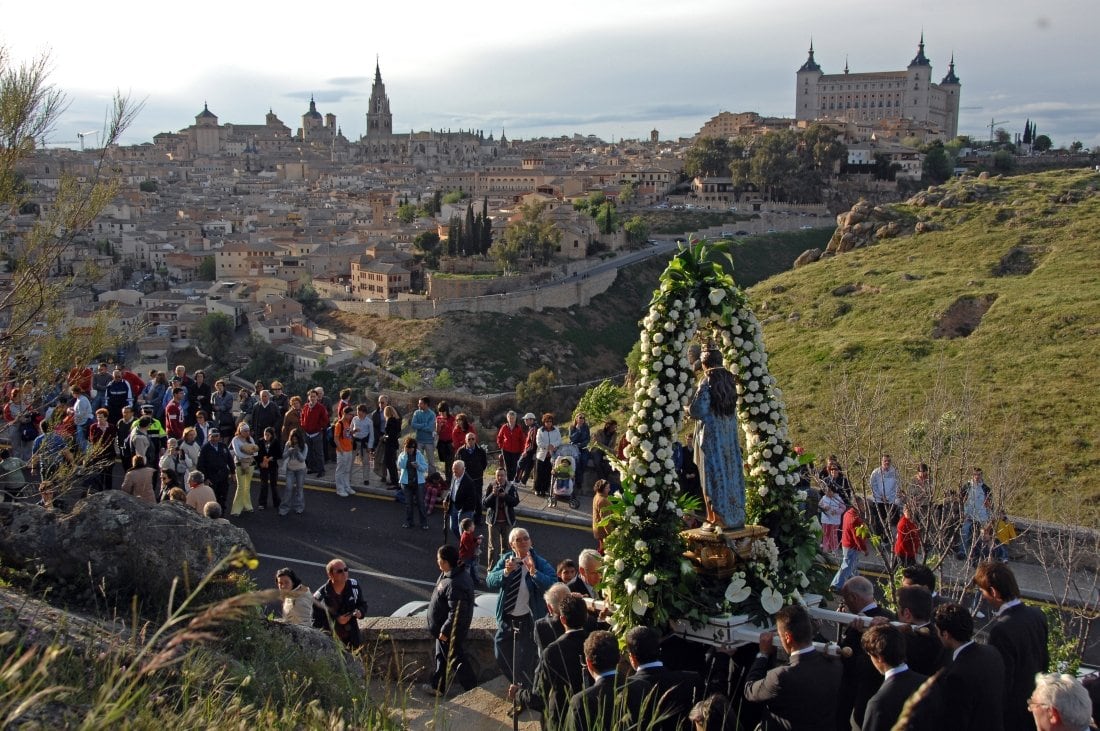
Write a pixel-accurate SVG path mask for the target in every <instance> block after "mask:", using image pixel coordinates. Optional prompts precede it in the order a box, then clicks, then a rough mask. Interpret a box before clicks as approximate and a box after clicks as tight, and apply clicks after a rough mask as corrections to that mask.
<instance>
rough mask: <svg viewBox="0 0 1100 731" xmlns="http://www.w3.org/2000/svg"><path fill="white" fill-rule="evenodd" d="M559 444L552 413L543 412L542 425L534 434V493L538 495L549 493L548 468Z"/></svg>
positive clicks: (544, 495) (559, 435)
mask: <svg viewBox="0 0 1100 731" xmlns="http://www.w3.org/2000/svg"><path fill="white" fill-rule="evenodd" d="M560 446H561V432H560V431H558V427H557V426H555V424H554V415H553V414H551V413H546V414H543V415H542V426H541V427H539V430H538V433H537V434H536V435H535V494H536V495H538V496H540V497H546V496H547V495H549V494H550V468H551V466H552V465H553V464H554V454H555V453H556V452H557V451H558V447H560Z"/></svg>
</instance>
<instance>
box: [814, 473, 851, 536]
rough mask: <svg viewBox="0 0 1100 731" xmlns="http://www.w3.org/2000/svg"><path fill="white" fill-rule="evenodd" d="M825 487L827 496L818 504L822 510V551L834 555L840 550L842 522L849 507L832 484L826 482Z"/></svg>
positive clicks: (822, 497)
mask: <svg viewBox="0 0 1100 731" xmlns="http://www.w3.org/2000/svg"><path fill="white" fill-rule="evenodd" d="M824 485H825V494H824V495H822V496H821V500H819V501H818V503H817V504H818V507H819V508H820V509H821V550H822V551H823V552H824V553H827V554H832V553H835V552H836V551H837V550H839V549H840V520H841V518H843V517H844V511H845V510H846V509H847V507H846V506H845V505H844V500H842V499H841V497H840V496H839V495H837V493H836V490H835V489H833V485H832V484H830V483H828V482H826V483H824Z"/></svg>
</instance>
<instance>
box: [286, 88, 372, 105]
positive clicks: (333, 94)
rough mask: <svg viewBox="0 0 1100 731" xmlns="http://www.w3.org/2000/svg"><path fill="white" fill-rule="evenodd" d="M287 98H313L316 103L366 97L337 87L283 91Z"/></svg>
mask: <svg viewBox="0 0 1100 731" xmlns="http://www.w3.org/2000/svg"><path fill="white" fill-rule="evenodd" d="M283 96H284V97H286V98H287V99H302V100H304V101H306V102H308V101H309V100H310V99H313V100H314V101H316V102H317V103H318V104H339V103H340V102H344V101H355V100H356V99H364V100H365V99H366V98H367V95H366V94H364V93H363V92H361V91H341V90H339V89H321V90H320V91H288V92H285V93H283Z"/></svg>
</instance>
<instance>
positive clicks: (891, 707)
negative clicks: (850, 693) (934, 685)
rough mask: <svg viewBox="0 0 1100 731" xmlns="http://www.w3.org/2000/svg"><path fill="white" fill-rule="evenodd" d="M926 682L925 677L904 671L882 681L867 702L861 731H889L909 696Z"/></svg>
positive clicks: (926, 678)
mask: <svg viewBox="0 0 1100 731" xmlns="http://www.w3.org/2000/svg"><path fill="white" fill-rule="evenodd" d="M926 680H928V676H927V675H921V674H920V673H917V672H914V671H912V670H906V671H905V672H903V673H898V674H897V675H895V676H893V677H892V678H889V679H888V680H884V681H883V682H882V687H881V688H879V689H878V692H877V693H875V694H874V695H873V696H871V700H869V701H867V711H866V713H865V714H864V716H863V727H862V731H890V729H892V728H893V727H894V724H895V723H896V722H897V720H898V716H900V715H901V709H902V707H903V706H904V705H905V701H907V700H909V696H911V695H913V694H914V693H916V692H917V688H919V687H920V686H921V684H922V683H924V681H926Z"/></svg>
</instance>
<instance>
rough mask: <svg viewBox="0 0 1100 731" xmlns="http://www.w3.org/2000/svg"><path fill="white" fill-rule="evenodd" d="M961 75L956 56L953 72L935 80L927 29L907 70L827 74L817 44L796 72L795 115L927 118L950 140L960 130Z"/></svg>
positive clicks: (803, 118)
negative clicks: (926, 47)
mask: <svg viewBox="0 0 1100 731" xmlns="http://www.w3.org/2000/svg"><path fill="white" fill-rule="evenodd" d="M960 88H961V87H960V83H959V77H958V76H956V75H955V57H954V56H953V55H952V57H951V62H950V64H949V65H948V71H947V75H946V76H944V77H943V79H942V80H941V81H940V83H938V84H937V83H934V82H933V81H932V62H931V61H929V60H928V57H926V56H925V55H924V34H923V33H921V38H920V44H919V45H918V47H917V55H916V56H915V57H914V58H913V60H912V61H910V62H909V65H908V66H907V67H906V68H905V70H904V71H868V72H862V73H851V72H850V71H849V69H848V64H847V62H845V64H844V73H842V74H826V73H825V72H824V71H822V69H821V66H820V65H819V64H818V63H817V61H815V60H814V47H813V43H812V42H811V43H810V55H809V58H807V59H806V63H804V64H802V67H801V68H800V69H798V71H797V72H796V73H795V119H796V120H798V121H814V120H836V119H841V120H847V121H851V122H858V123H878V122H882V123H887V122H889V121H890V120H897V119H909V120H913V121H915V122H918V123H925V124H927V125H929V126H930V127H931V129H933V130H935V132H937V133H938V136H941V137H943V138H945V139H951V138H953V137H955V136H956V135H957V134H958V129H959V91H960Z"/></svg>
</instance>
